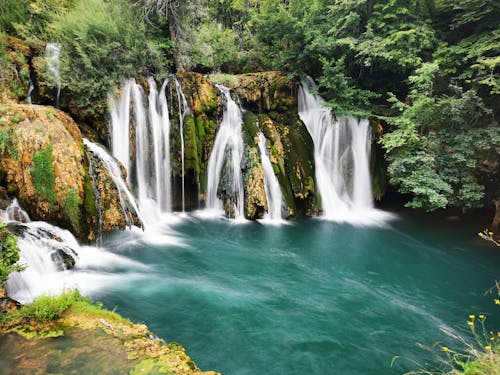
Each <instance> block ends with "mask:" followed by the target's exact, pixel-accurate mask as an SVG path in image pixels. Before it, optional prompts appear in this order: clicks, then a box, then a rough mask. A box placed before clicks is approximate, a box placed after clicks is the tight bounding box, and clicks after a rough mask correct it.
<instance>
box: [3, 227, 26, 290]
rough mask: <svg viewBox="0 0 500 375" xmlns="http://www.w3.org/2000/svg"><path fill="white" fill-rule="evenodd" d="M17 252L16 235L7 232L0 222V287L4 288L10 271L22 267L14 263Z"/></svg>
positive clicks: (17, 256) (17, 258)
mask: <svg viewBox="0 0 500 375" xmlns="http://www.w3.org/2000/svg"><path fill="white" fill-rule="evenodd" d="M19 252H20V250H19V248H18V247H17V237H16V236H14V235H13V234H12V233H11V232H9V230H8V229H7V227H6V225H5V224H4V223H0V289H4V288H5V284H6V283H7V279H8V278H9V274H10V273H11V272H14V271H22V270H23V269H24V267H23V266H20V265H18V264H16V263H17V262H18V261H19Z"/></svg>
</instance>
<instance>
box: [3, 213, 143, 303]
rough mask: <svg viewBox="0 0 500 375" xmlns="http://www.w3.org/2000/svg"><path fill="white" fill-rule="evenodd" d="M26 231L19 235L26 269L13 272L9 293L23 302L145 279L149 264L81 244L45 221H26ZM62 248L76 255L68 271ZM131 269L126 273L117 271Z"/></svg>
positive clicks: (94, 290) (21, 257)
mask: <svg viewBox="0 0 500 375" xmlns="http://www.w3.org/2000/svg"><path fill="white" fill-rule="evenodd" d="M22 226H23V228H24V229H23V234H22V235H19V236H18V242H17V245H18V247H19V248H20V250H21V252H20V262H19V263H20V264H24V265H26V266H27V267H26V269H25V270H24V271H22V272H13V273H12V274H11V275H10V276H9V280H8V282H7V291H8V293H9V296H10V297H12V298H14V299H15V300H17V301H19V302H21V303H29V302H31V301H32V300H33V299H34V298H36V297H38V296H41V295H46V294H49V295H58V294H60V293H61V292H63V291H64V290H65V289H75V288H78V289H79V291H80V292H81V293H83V294H90V293H95V292H96V291H98V290H100V289H102V288H105V287H109V286H110V285H113V284H116V285H120V284H122V283H124V282H130V281H132V280H136V279H138V278H141V277H142V276H141V273H142V272H147V267H146V266H144V265H143V264H141V263H138V262H135V261H132V260H129V259H127V258H125V257H122V256H120V255H116V254H113V253H110V252H107V251H104V250H103V249H101V248H96V247H90V246H79V245H78V242H77V241H76V239H75V238H74V237H73V235H72V234H71V233H70V232H69V231H67V230H63V229H61V228H59V227H56V226H53V225H50V224H48V223H45V222H30V223H26V224H22ZM58 249H62V250H63V251H65V252H66V253H69V254H71V255H72V256H73V258H75V260H76V264H75V267H74V268H73V269H72V270H64V269H63V267H62V265H61V262H60V261H59V260H58V259H57V258H54V254H55V253H56V252H57V251H58ZM120 269H121V270H123V269H127V270H129V269H130V271H131V272H129V273H126V274H122V275H119V274H114V273H113V271H114V270H120Z"/></svg>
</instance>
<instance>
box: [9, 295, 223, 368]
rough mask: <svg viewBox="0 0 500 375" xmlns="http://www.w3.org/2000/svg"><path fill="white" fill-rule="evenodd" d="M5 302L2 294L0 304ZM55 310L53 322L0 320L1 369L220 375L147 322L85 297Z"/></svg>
mask: <svg viewBox="0 0 500 375" xmlns="http://www.w3.org/2000/svg"><path fill="white" fill-rule="evenodd" d="M0 292H1V291H0ZM68 298H71V297H68ZM1 301H2V296H1V294H0V309H1V308H2V307H1ZM56 314H60V315H59V316H58V319H57V320H54V321H37V320H36V318H27V319H25V321H20V320H19V319H17V320H16V319H14V320H12V319H10V318H9V317H8V316H7V318H6V320H5V321H3V323H2V324H0V373H4V372H7V371H8V372H9V373H18V374H19V373H28V372H30V373H31V372H33V370H34V369H36V371H39V372H36V373H40V374H42V373H61V374H63V373H64V374H66V373H74V372H75V371H77V372H78V373H98V374H129V373H130V374H178V375H203V374H205V375H217V374H218V373H216V372H214V371H207V372H204V371H202V370H200V369H199V368H198V367H197V366H196V364H195V362H194V361H193V360H192V359H191V358H190V357H189V356H188V355H187V354H186V352H185V349H184V348H183V347H182V346H180V345H179V344H177V343H165V342H164V341H163V340H162V339H159V338H158V337H157V336H156V335H154V334H153V333H152V332H150V330H149V329H148V327H147V326H145V325H144V324H133V323H131V322H130V321H128V320H126V319H124V318H122V317H121V316H119V315H118V314H116V313H114V312H110V311H106V310H101V309H100V308H99V307H98V306H95V305H93V304H91V303H90V302H89V301H88V300H82V298H81V297H80V299H79V300H77V301H74V302H72V303H71V305H70V306H69V307H68V308H67V309H66V311H63V312H60V311H59V312H57V313H56ZM75 364H77V366H78V367H77V368H75Z"/></svg>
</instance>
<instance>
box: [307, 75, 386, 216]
mask: <svg viewBox="0 0 500 375" xmlns="http://www.w3.org/2000/svg"><path fill="white" fill-rule="evenodd" d="M314 89H315V85H314V82H313V81H312V80H311V79H310V78H308V80H307V81H306V82H305V83H304V84H303V85H302V86H301V88H300V90H299V116H300V118H301V120H302V121H303V122H304V124H305V125H306V127H307V130H308V131H309V134H310V135H311V138H312V140H313V143H314V163H315V167H316V184H317V189H318V190H319V193H320V196H321V204H322V208H323V216H324V217H325V218H326V219H330V220H335V221H349V222H352V223H355V224H376V223H377V221H380V220H381V219H383V218H384V216H385V217H387V216H389V215H388V214H385V213H382V212H381V211H378V210H375V209H374V208H373V195H372V187H371V176H370V168H369V162H370V147H371V131H370V125H369V122H368V120H367V119H355V118H353V117H343V118H340V119H338V120H337V119H334V118H333V116H332V113H331V109H330V108H327V107H325V106H324V101H323V99H321V97H319V96H318V95H315V94H312V93H311V90H314Z"/></svg>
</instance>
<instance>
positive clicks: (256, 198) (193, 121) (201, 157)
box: [174, 72, 317, 219]
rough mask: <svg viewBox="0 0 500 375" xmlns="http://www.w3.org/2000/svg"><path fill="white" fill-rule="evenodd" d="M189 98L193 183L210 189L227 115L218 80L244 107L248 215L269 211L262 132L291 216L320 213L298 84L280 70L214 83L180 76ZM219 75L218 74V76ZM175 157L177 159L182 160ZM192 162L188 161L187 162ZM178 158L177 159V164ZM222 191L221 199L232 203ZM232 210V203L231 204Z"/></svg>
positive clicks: (187, 134)
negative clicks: (211, 165) (214, 152)
mask: <svg viewBox="0 0 500 375" xmlns="http://www.w3.org/2000/svg"><path fill="white" fill-rule="evenodd" d="M178 77H179V79H180V80H181V82H182V87H183V90H184V93H185V94H186V96H187V98H188V104H189V106H190V109H191V115H190V116H188V117H187V119H186V125H185V137H186V170H187V172H188V173H187V175H188V177H189V176H192V178H193V181H192V182H191V184H192V185H193V186H196V187H198V186H199V189H200V193H201V194H200V198H201V200H203V199H204V192H205V191H206V174H207V164H208V158H209V156H210V152H211V149H212V146H213V141H214V138H215V134H216V130H217V126H218V124H219V123H220V121H221V119H222V105H221V99H220V94H219V92H218V90H217V88H216V87H215V83H220V84H224V85H225V86H228V87H230V88H231V89H232V93H233V95H234V97H235V98H236V97H237V98H238V100H239V101H240V103H241V105H242V108H243V110H244V118H243V126H242V132H243V141H244V144H245V150H244V160H243V166H242V167H243V179H244V184H245V204H244V206H245V216H246V217H247V218H248V219H258V218H262V216H263V214H264V212H265V210H266V209H267V202H266V197H265V191H264V177H263V170H262V165H261V161H260V156H259V152H258V146H257V145H258V134H259V132H262V133H264V135H265V136H266V138H267V139H268V149H269V152H270V159H271V162H272V164H273V166H274V169H275V173H276V175H277V178H278V180H279V182H280V185H281V187H282V192H283V196H284V200H285V204H286V207H287V211H288V214H289V216H296V215H299V214H306V215H310V214H312V213H313V212H316V211H317V208H316V200H315V195H314V192H315V187H314V164H313V163H314V161H313V145H312V140H311V138H310V136H309V134H308V132H307V129H306V128H305V126H304V124H303V123H302V122H301V121H300V119H299V118H298V114H297V82H296V81H295V80H293V79H290V78H288V77H286V76H285V75H283V74H282V73H280V72H263V73H253V74H245V75H237V76H223V77H222V79H219V80H217V82H213V81H212V80H211V79H210V78H209V77H205V76H202V75H201V74H198V73H192V72H183V73H181V74H179V75H178ZM214 79H215V78H214ZM177 157H178V156H177V155H174V160H175V159H177ZM188 160H189V162H187V161H188ZM175 163H176V162H174V164H175ZM220 190H221V192H222V193H221V199H222V200H223V201H224V202H226V203H229V200H228V199H227V197H224V193H223V191H224V189H220ZM225 206H226V207H227V210H229V208H230V207H231V206H232V205H231V204H226V205H225Z"/></svg>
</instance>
